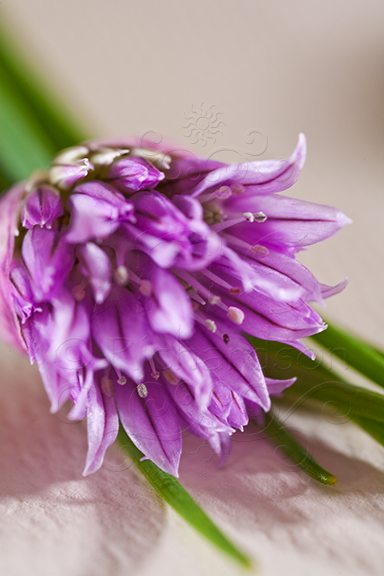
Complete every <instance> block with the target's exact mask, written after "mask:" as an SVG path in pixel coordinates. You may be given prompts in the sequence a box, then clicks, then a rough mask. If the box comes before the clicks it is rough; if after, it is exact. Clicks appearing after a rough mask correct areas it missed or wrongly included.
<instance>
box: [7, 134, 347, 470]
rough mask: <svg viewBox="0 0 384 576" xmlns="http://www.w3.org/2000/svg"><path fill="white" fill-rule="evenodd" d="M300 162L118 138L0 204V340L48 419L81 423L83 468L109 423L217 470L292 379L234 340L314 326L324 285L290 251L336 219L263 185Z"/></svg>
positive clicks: (146, 445)
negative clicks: (235, 158) (277, 374)
mask: <svg viewBox="0 0 384 576" xmlns="http://www.w3.org/2000/svg"><path fill="white" fill-rule="evenodd" d="M304 160H305V139H304V136H302V135H301V136H300V138H299V142H298V145H297V148H296V150H295V151H294V153H293V154H292V156H291V157H290V158H289V159H288V160H286V161H284V162H282V161H276V160H275V161H261V162H252V163H244V164H239V165H225V164H222V163H219V162H212V161H206V160H204V159H201V158H195V157H192V156H191V155H188V154H186V153H185V152H181V151H178V150H177V149H173V150H172V149H171V148H168V149H167V148H165V147H164V148H162V147H161V146H155V147H153V145H151V144H149V143H147V144H146V143H144V145H143V143H139V142H136V141H134V140H130V141H122V142H91V143H87V144H84V145H82V146H78V147H76V148H73V149H70V150H67V151H64V152H62V153H61V154H60V155H59V156H58V157H57V158H56V159H55V161H54V164H53V166H52V168H51V169H50V170H49V171H48V172H47V173H44V174H41V173H39V174H38V176H36V177H34V178H32V179H31V180H30V181H28V182H26V183H23V184H20V185H17V186H15V187H13V188H12V189H11V190H9V191H8V193H7V194H6V195H4V197H3V198H2V199H1V200H0V204H1V206H0V266H1V267H0V331H1V334H2V336H3V337H4V338H5V339H6V340H7V341H8V342H10V343H11V344H13V345H15V346H17V347H18V348H19V349H20V350H22V351H23V352H26V353H28V354H29V357H30V359H31V361H32V362H34V361H36V362H37V364H38V366H39V369H40V372H41V375H42V379H43V382H44V385H45V388H46V390H47V393H48V396H49V398H50V401H51V405H52V408H51V409H52V411H56V410H58V409H59V408H60V407H61V406H62V405H63V403H64V402H65V401H66V400H67V399H71V400H72V402H73V407H72V409H71V412H70V414H69V416H70V417H71V418H73V419H78V418H83V417H85V416H87V420H88V445H89V448H88V455H87V460H86V467H85V470H84V474H89V473H91V472H94V471H95V470H97V469H98V468H99V467H100V466H101V465H102V462H103V458H104V454H105V451H106V449H107V448H108V446H110V445H111V444H112V443H113V442H114V440H115V439H116V435H117V431H118V422H119V419H120V421H121V423H122V425H123V426H124V428H125V430H126V432H127V433H128V435H129V436H130V437H131V438H132V440H133V442H134V443H135V444H136V446H137V447H138V448H139V449H140V450H141V451H142V452H143V453H144V454H145V456H146V457H147V458H150V459H151V460H153V461H154V462H155V463H156V464H157V465H158V466H159V467H160V468H162V469H163V470H165V471H166V472H169V473H171V474H174V475H176V476H177V474H178V466H179V460H180V454H181V451H182V435H183V434H186V433H193V434H196V435H197V436H199V437H200V438H202V439H204V440H207V441H208V442H209V443H210V444H211V446H212V448H213V449H214V451H215V452H216V453H218V454H220V455H221V461H223V460H224V458H225V454H227V453H228V448H229V442H230V437H231V435H232V434H233V432H234V431H235V430H236V429H239V430H243V427H244V426H245V425H246V424H247V422H248V413H249V414H255V413H256V411H257V410H260V409H261V410H264V411H268V410H269V409H270V405H271V400H270V395H271V394H278V393H280V392H281V391H282V390H283V389H284V388H285V387H287V386H289V385H290V384H292V383H293V381H294V380H292V379H291V380H282V381H276V380H269V379H267V378H265V377H264V374H263V371H262V369H261V366H260V363H259V361H258V358H257V354H256V352H255V350H254V349H253V347H252V346H251V345H250V344H249V343H248V341H247V340H246V339H245V338H244V337H243V336H242V332H247V333H249V334H251V335H254V336H257V337H259V338H262V339H266V340H268V339H269V340H276V341H279V342H281V343H288V344H290V345H292V346H295V347H296V348H297V349H298V350H300V351H302V352H304V353H305V354H307V355H308V356H310V357H312V353H311V352H310V351H309V350H307V349H306V347H305V346H304V344H302V343H301V341H300V338H303V337H306V336H310V335H312V334H316V333H317V332H320V331H321V330H324V329H325V328H326V326H325V325H324V323H323V322H322V319H321V318H320V316H319V315H318V314H317V312H315V310H313V309H312V308H311V307H310V306H309V302H318V303H322V302H323V298H325V297H328V296H330V295H332V294H334V293H337V292H338V291H340V290H341V289H342V288H343V287H344V286H345V282H342V283H341V284H339V285H338V286H336V287H333V288H331V287H328V286H325V285H323V284H320V283H319V282H318V281H317V280H316V278H315V277H314V276H313V275H312V274H311V273H310V272H309V271H308V270H307V269H306V268H305V267H304V266H303V265H302V264H300V263H299V262H298V261H297V260H296V258H295V254H296V252H297V251H299V250H302V249H303V248H305V247H306V246H308V245H310V244H314V243H315V242H319V241H320V240H324V239H325V238H327V237H329V236H331V235H332V234H334V233H335V232H337V230H339V229H340V228H342V227H343V226H345V225H346V224H348V223H349V222H350V220H349V219H348V218H347V217H346V216H344V214H342V213H341V212H340V211H338V210H336V209H334V208H330V207H328V206H321V205H317V204H311V203H308V202H303V201H300V200H295V199H292V198H289V197H286V196H283V195H280V194H278V193H279V192H281V191H283V190H285V189H287V188H289V187H290V186H292V185H293V184H294V183H295V181H296V180H297V178H298V176H299V173H300V170H301V168H302V166H303V164H304Z"/></svg>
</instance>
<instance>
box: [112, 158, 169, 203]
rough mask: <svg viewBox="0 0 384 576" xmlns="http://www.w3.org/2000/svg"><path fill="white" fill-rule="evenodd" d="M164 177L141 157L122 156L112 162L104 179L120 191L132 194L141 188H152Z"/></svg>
mask: <svg viewBox="0 0 384 576" xmlns="http://www.w3.org/2000/svg"><path fill="white" fill-rule="evenodd" d="M163 179H164V174H163V172H160V171H159V170H157V168H155V167H154V166H153V165H152V164H151V163H150V162H148V161H146V160H144V159H143V158H134V157H129V158H122V159H121V160H117V161H116V162H115V163H114V164H112V166H111V168H110V169H109V171H108V174H107V177H106V180H107V181H108V182H110V183H111V184H112V186H114V187H115V188H117V189H118V190H120V192H126V193H130V194H132V193H133V192H137V191H138V190H142V189H143V188H147V189H149V188H153V187H154V186H156V184H158V183H159V182H161V180H163Z"/></svg>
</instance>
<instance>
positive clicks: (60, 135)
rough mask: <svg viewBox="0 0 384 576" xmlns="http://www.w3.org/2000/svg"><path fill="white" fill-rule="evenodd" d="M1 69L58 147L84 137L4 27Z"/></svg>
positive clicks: (0, 36)
mask: <svg viewBox="0 0 384 576" xmlns="http://www.w3.org/2000/svg"><path fill="white" fill-rule="evenodd" d="M0 69H2V71H3V73H4V74H6V75H7V77H8V78H9V79H10V81H11V83H12V84H13V87H14V91H15V92H17V93H18V94H19V97H20V98H21V99H22V100H23V101H24V105H25V107H26V108H27V109H28V110H29V113H30V114H31V115H33V116H34V117H35V119H36V121H37V122H38V123H39V124H40V128H41V129H42V130H43V131H44V132H45V135H46V137H47V139H48V140H49V141H50V144H51V147H52V148H53V149H54V150H55V151H57V150H61V149H62V148H67V147H69V146H73V145H74V144H76V143H77V142H79V141H81V140H84V139H85V131H83V130H82V129H80V128H79V126H78V123H77V122H75V121H74V119H73V118H72V115H71V114H69V113H68V112H67V110H66V108H65V107H64V106H63V105H62V104H61V103H60V102H59V99H58V97H57V95H55V94H53V93H52V92H51V90H50V89H49V88H48V86H47V85H46V84H45V82H44V81H43V80H42V79H41V77H40V75H39V74H38V73H37V71H36V70H35V67H34V66H33V64H32V63H31V62H28V61H27V59H26V58H25V56H24V55H21V54H20V53H19V51H18V50H17V48H16V46H15V45H14V43H13V41H12V39H11V38H10V37H9V35H8V34H7V32H6V31H5V30H4V29H0Z"/></svg>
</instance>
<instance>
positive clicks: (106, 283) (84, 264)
mask: <svg viewBox="0 0 384 576" xmlns="http://www.w3.org/2000/svg"><path fill="white" fill-rule="evenodd" d="M76 254H77V255H78V257H79V259H80V262H81V271H82V273H83V274H84V276H85V277H86V278H88V279H89V280H90V282H91V284H92V289H93V293H94V296H95V300H96V304H102V303H103V302H104V300H105V299H106V297H107V296H108V294H109V291H110V289H111V264H110V261H109V258H108V256H107V254H106V253H105V252H104V250H102V249H101V248H99V246H97V245H96V244H94V243H93V242H87V244H82V245H81V246H78V247H77V248H76Z"/></svg>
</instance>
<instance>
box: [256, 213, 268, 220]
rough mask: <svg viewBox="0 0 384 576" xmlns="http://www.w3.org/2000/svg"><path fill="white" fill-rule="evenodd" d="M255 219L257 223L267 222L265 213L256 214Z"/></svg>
mask: <svg viewBox="0 0 384 576" xmlns="http://www.w3.org/2000/svg"><path fill="white" fill-rule="evenodd" d="M253 217H254V219H255V222H265V221H266V219H267V217H266V215H265V214H264V212H255V214H253Z"/></svg>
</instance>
